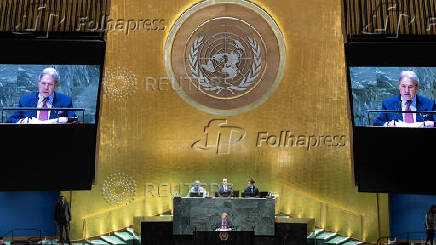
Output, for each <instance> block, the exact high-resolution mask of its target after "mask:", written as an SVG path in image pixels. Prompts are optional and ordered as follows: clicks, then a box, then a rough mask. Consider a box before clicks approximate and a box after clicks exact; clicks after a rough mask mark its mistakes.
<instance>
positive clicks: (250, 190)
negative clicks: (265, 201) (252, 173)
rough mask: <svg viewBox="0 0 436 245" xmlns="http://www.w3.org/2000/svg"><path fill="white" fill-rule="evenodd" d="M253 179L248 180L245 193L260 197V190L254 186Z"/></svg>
mask: <svg viewBox="0 0 436 245" xmlns="http://www.w3.org/2000/svg"><path fill="white" fill-rule="evenodd" d="M254 183H256V182H255V181H254V180H253V179H250V180H248V186H247V187H246V188H245V189H244V193H250V196H254V197H260V192H259V189H258V188H257V187H256V186H255V185H254Z"/></svg>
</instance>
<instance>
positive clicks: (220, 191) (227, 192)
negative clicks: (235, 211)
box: [218, 179, 232, 197]
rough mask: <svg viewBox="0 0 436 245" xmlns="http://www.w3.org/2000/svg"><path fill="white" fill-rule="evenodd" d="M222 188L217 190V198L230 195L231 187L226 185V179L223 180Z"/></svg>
mask: <svg viewBox="0 0 436 245" xmlns="http://www.w3.org/2000/svg"><path fill="white" fill-rule="evenodd" d="M222 184H223V185H222V186H220V187H219V188H218V194H219V196H224V197H228V196H230V195H231V194H232V187H231V186H229V185H228V183H227V179H223V182H222Z"/></svg>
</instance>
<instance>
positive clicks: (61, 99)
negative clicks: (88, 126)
mask: <svg viewBox="0 0 436 245" xmlns="http://www.w3.org/2000/svg"><path fill="white" fill-rule="evenodd" d="M59 80H60V77H59V73H58V72H57V71H56V70H55V69H54V68H51V67H49V68H45V69H44V70H43V71H42V72H41V74H40V75H39V81H38V92H35V93H31V94H28V95H25V96H23V97H21V98H20V101H19V104H18V106H19V107H36V108H72V107H73V102H72V98H71V97H70V96H67V95H65V94H61V93H56V92H55V90H56V88H57V87H58V85H59ZM75 116H76V114H75V113H74V112H73V111H68V112H66V111H15V112H14V113H13V114H12V116H10V117H9V118H8V120H7V122H8V123H29V121H30V120H32V119H38V120H39V121H41V122H44V121H48V120H49V119H56V118H59V117H75Z"/></svg>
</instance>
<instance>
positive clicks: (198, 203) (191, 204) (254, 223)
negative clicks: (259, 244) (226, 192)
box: [173, 197, 275, 236]
mask: <svg viewBox="0 0 436 245" xmlns="http://www.w3.org/2000/svg"><path fill="white" fill-rule="evenodd" d="M173 209H174V217H173V234H174V235H192V234H194V231H210V230H213V229H214V228H215V227H214V226H215V224H216V223H217V222H219V221H220V220H221V214H222V213H224V212H225V213H227V214H228V215H229V217H228V218H229V221H231V222H232V223H233V225H234V226H235V227H236V228H237V230H238V231H253V229H254V234H255V235H256V236H274V211H275V199H274V198H225V197H217V198H199V197H175V198H174V200H173Z"/></svg>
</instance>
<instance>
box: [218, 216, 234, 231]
mask: <svg viewBox="0 0 436 245" xmlns="http://www.w3.org/2000/svg"><path fill="white" fill-rule="evenodd" d="M227 216H228V215H227V213H223V214H221V221H220V222H217V223H216V224H215V230H231V229H233V224H232V222H230V221H229V220H227Z"/></svg>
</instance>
